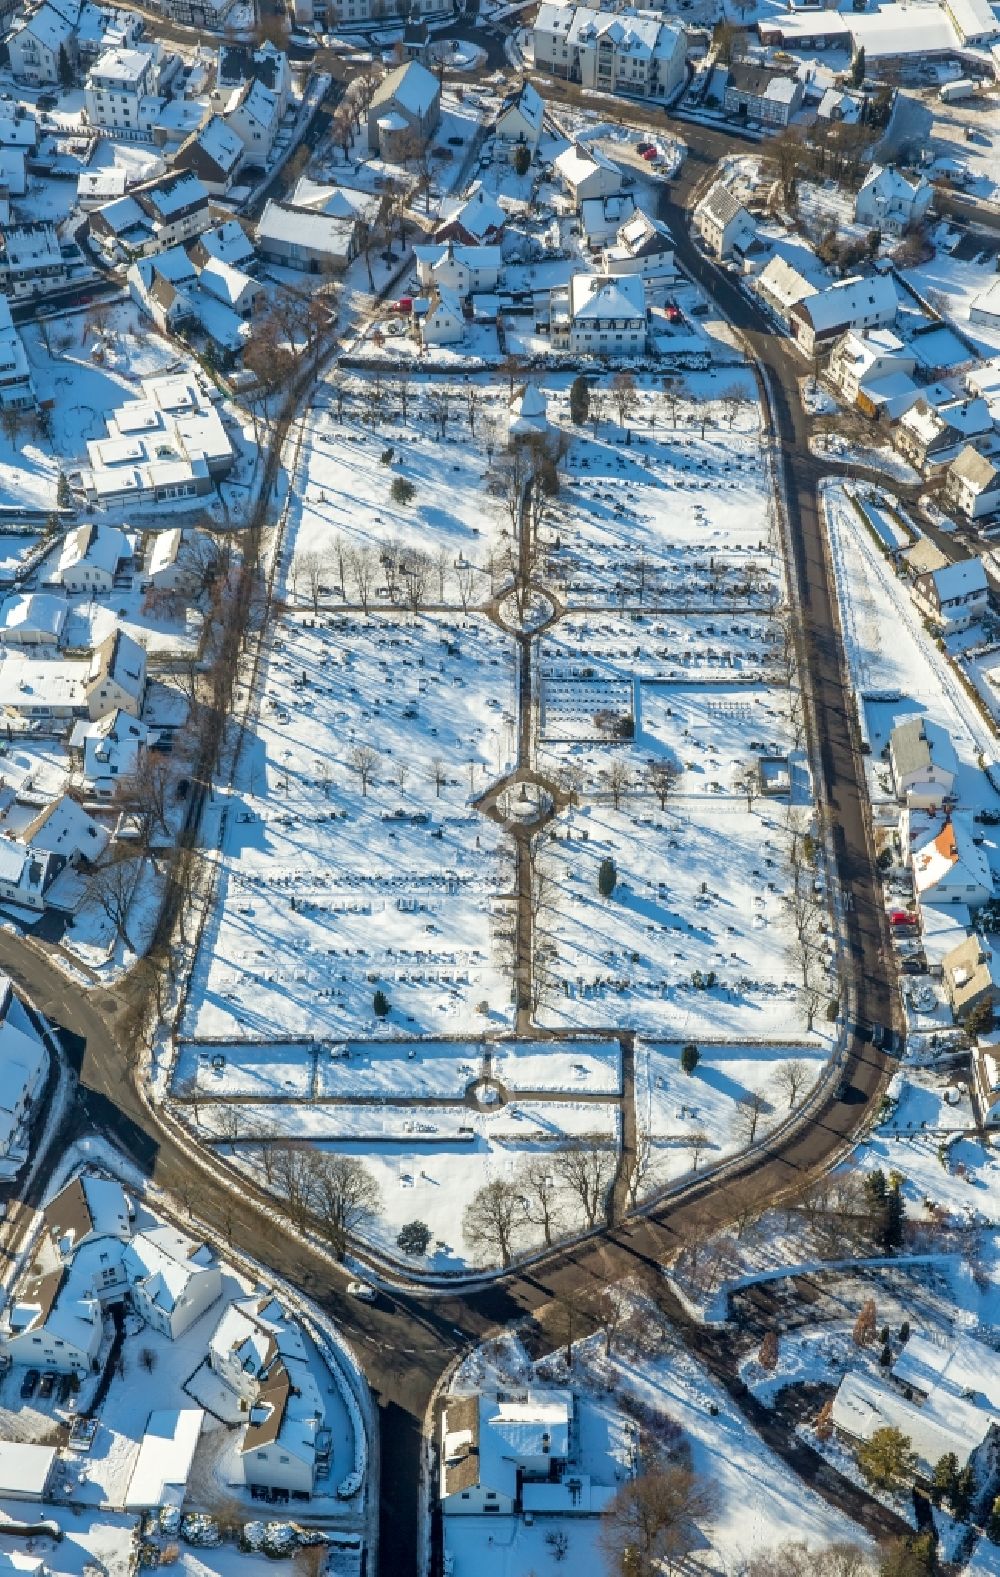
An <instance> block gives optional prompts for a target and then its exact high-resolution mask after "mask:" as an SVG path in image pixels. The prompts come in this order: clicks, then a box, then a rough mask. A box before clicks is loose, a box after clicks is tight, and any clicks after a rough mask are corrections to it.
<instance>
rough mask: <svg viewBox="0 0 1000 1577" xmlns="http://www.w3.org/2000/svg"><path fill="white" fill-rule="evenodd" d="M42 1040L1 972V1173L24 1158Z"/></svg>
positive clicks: (44, 1060) (43, 1054)
mask: <svg viewBox="0 0 1000 1577" xmlns="http://www.w3.org/2000/svg"><path fill="white" fill-rule="evenodd" d="M48 1068H49V1058H48V1052H47V1051H46V1049H45V1046H44V1043H43V1042H42V1039H41V1037H40V1035H39V1034H38V1031H37V1030H36V1029H35V1026H34V1024H33V1023H32V1021H31V1020H30V1019H29V1017H28V1015H27V1013H26V1011H25V1009H24V1007H23V1005H22V1004H21V1003H20V1002H19V1001H18V999H17V998H16V997H15V995H14V988H13V986H12V985H11V983H10V981H9V979H8V978H7V976H6V975H0V1175H2V1176H8V1177H9V1176H11V1175H12V1174H13V1173H14V1172H16V1170H17V1169H18V1167H20V1166H21V1165H22V1164H23V1162H24V1161H25V1159H26V1158H27V1143H26V1137H27V1136H26V1129H27V1124H28V1120H29V1118H30V1115H31V1113H32V1111H33V1110H34V1109H35V1105H36V1103H37V1101H38V1097H39V1096H40V1095H41V1093H42V1090H43V1088H44V1086H45V1079H46V1076H47V1074H48Z"/></svg>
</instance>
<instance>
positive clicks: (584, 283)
mask: <svg viewBox="0 0 1000 1577" xmlns="http://www.w3.org/2000/svg"><path fill="white" fill-rule="evenodd" d="M570 312H571V315H572V317H573V320H574V322H578V321H592V322H599V321H601V320H603V319H606V318H615V319H621V318H632V319H635V318H641V319H643V320H645V317H646V290H645V286H644V285H643V282H642V280H641V279H640V278H639V276H638V275H637V274H621V275H614V276H613V277H611V278H607V277H603V278H602V277H601V275H595V274H574V275H573V278H572V280H571V281H570Z"/></svg>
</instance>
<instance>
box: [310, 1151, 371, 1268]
mask: <svg viewBox="0 0 1000 1577" xmlns="http://www.w3.org/2000/svg"><path fill="white" fill-rule="evenodd" d="M309 1154H310V1156H311V1158H312V1185H311V1205H312V1210H313V1213H314V1214H315V1216H316V1219H317V1220H318V1222H319V1224H320V1227H321V1228H322V1231H323V1235H324V1237H325V1238H326V1239H327V1241H328V1242H329V1244H330V1247H331V1248H332V1249H333V1252H334V1254H335V1255H336V1257H337V1259H341V1260H342V1259H343V1258H344V1255H345V1254H346V1253H347V1246H348V1242H349V1240H350V1238H351V1236H352V1235H353V1234H354V1233H355V1232H357V1230H358V1228H359V1227H360V1226H362V1225H363V1224H364V1222H365V1221H368V1220H370V1219H371V1217H373V1216H376V1215H378V1213H379V1211H380V1210H381V1208H382V1199H381V1195H380V1193H379V1188H378V1184H377V1183H376V1181H375V1179H374V1178H373V1177H372V1175H371V1173H370V1172H369V1171H368V1169H367V1167H365V1166H364V1165H363V1164H362V1162H361V1161H359V1160H358V1159H357V1158H356V1157H355V1156H352V1155H339V1154H337V1153H336V1152H335V1151H334V1152H330V1151H324V1150H311V1151H310V1152H309Z"/></svg>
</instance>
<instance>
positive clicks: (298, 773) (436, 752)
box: [185, 614, 514, 1041]
mask: <svg viewBox="0 0 1000 1577" xmlns="http://www.w3.org/2000/svg"><path fill="white" fill-rule="evenodd" d="M510 687H511V667H510V650H509V646H508V643H507V641H506V640H505V639H504V638H503V637H502V636H501V635H500V634H499V632H497V631H496V630H495V629H494V627H493V626H492V625H491V624H489V623H488V622H487V621H486V620H485V619H482V618H479V617H476V616H473V615H470V616H468V617H467V618H463V617H462V616H460V615H459V616H456V617H455V618H445V617H442V616H438V615H427V616H422V617H418V618H415V619H410V620H408V619H407V618H406V616H405V615H399V614H397V615H396V617H395V620H394V621H390V620H388V619H386V620H381V619H378V618H371V619H366V618H361V617H353V616H338V617H337V618H335V619H333V620H328V621H326V622H325V623H324V622H322V621H320V622H317V621H315V620H312V619H301V620H294V619H288V620H286V621H285V623H284V624H283V626H282V627H281V629H280V631H279V632H278V634H277V636H276V639H275V642H274V646H273V649H272V651H271V654H270V657H269V661H268V664H267V667H266V670H265V674H264V685H263V688H264V699H263V705H262V708H261V713H260V718H259V721H258V724H257V727H256V730H255V732H254V734H253V736H252V737H251V738H250V739H249V741H248V744H247V747H246V748H245V751H244V756H243V761H242V765H241V778H240V782H239V783H238V785H237V788H238V793H237V794H235V795H234V797H233V798H232V800H231V801H230V805H229V808H228V813H227V815H226V818H225V828H224V835H223V839H222V848H221V851H220V856H219V862H220V871H219V892H218V895H217V900H216V905H215V910H214V914H213V917H212V919H211V920H210V923H209V926H208V929H207V932H206V937H205V940H204V944H203V947H202V950H201V953H200V956H199V959H198V962H197V964H196V968H195V975H194V981H193V988H192V993H191V998H190V1002H191V1006H190V1010H189V1013H188V1023H187V1026H186V1030H185V1033H186V1034H187V1035H189V1036H195V1037H197V1038H207V1039H213V1040H215V1039H217V1040H220V1041H240V1040H245V1039H253V1040H261V1039H266V1038H268V1037H272V1038H273V1037H275V1036H277V1037H281V1038H284V1037H289V1038H291V1037H296V1036H302V1037H306V1036H309V1037H313V1036H316V1037H323V1038H330V1037H334V1038H338V1039H339V1038H342V1037H345V1036H350V1035H352V1034H358V1033H359V1032H363V1033H365V1034H367V1033H370V1032H371V1031H373V1030H374V1029H375V1028H376V1021H375V1019H374V1017H373V1013H372V1005H373V996H374V993H375V991H376V989H382V990H384V991H385V993H386V995H387V997H388V998H389V1002H390V1004H391V1009H392V1011H391V1012H390V1014H389V1015H388V1017H386V1018H385V1019H384V1020H383V1021H382V1022H381V1032H382V1033H383V1034H385V1035H387V1036H389V1035H393V1036H397V1037H398V1036H399V1035H400V1034H403V1035H414V1034H417V1035H419V1034H428V1033H430V1034H432V1035H433V1034H435V1033H438V1034H439V1033H441V1032H445V1033H447V1034H472V1035H478V1034H480V1033H481V1032H482V1030H483V1029H484V1028H485V1027H487V1025H492V1026H493V1027H499V1025H500V1024H502V1023H506V1022H508V1021H509V1016H510V1011H511V1010H510V980H509V977H508V976H507V974H506V973H505V970H504V961H503V959H502V958H501V957H500V956H499V954H498V950H497V948H495V946H494V930H495V929H498V930H500V931H505V930H508V929H509V919H508V917H507V916H506V915H505V914H504V912H503V911H504V907H505V904H504V896H503V895H504V894H506V893H509V891H510V887H511V880H512V873H511V869H510V863H509V854H508V852H507V851H506V850H504V853H503V854H501V849H503V848H504V845H503V841H502V839H501V837H500V834H499V832H498V830H497V829H496V827H495V825H494V824H493V823H492V822H491V821H489V820H488V819H487V818H485V817H483V816H481V815H480V814H479V813H478V812H477V811H476V810H475V809H473V807H472V804H471V798H472V797H474V796H476V795H478V794H480V793H482V792H483V791H484V789H485V788H486V787H487V784H488V783H489V782H490V781H491V780H492V779H493V778H494V777H495V776H497V775H499V774H501V773H502V772H504V771H506V770H507V769H508V768H509V766H510V764H511V760H512V752H513V748H514V727H513V699H512V696H511V689H510ZM363 772H364V774H365V777H364V778H363V777H362V773H363ZM481 1004H486V1007H485V1009H484V1010H482V1011H481V1010H480V1005H481ZM484 1011H485V1013H486V1015H487V1016H486V1017H485V1019H484V1016H483V1013H484Z"/></svg>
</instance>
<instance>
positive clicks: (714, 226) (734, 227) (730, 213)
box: [694, 181, 757, 257]
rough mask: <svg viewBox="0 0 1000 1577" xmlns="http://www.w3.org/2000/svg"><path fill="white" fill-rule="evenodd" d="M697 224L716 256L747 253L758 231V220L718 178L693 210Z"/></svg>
mask: <svg viewBox="0 0 1000 1577" xmlns="http://www.w3.org/2000/svg"><path fill="white" fill-rule="evenodd" d="M694 227H695V230H696V231H697V232H698V234H699V235H700V236H701V239H702V240H703V241H704V243H705V245H706V246H707V247H708V250H709V251H710V252H712V253H713V254H714V255H715V256H716V257H731V256H732V255H733V253H734V252H741V253H742V252H746V251H747V250H748V248H749V247H750V246H751V245H752V243H753V240H754V237H755V236H756V234H757V223H756V220H754V219H753V218H752V216H751V215H750V214H748V213H747V211H746V209H745V208H744V207H743V204H742V203H741V202H740V201H739V199H738V198H737V197H735V196H734V195H733V193H732V192H731V191H730V190H729V187H728V186H726V184H725V183H724V182H723V181H716V182H715V183H714V185H712V186H710V187H709V189H708V191H707V192H706V193H705V195H704V197H703V198H702V199H701V202H700V203H698V204H697V206H696V207H695V210H694Z"/></svg>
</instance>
